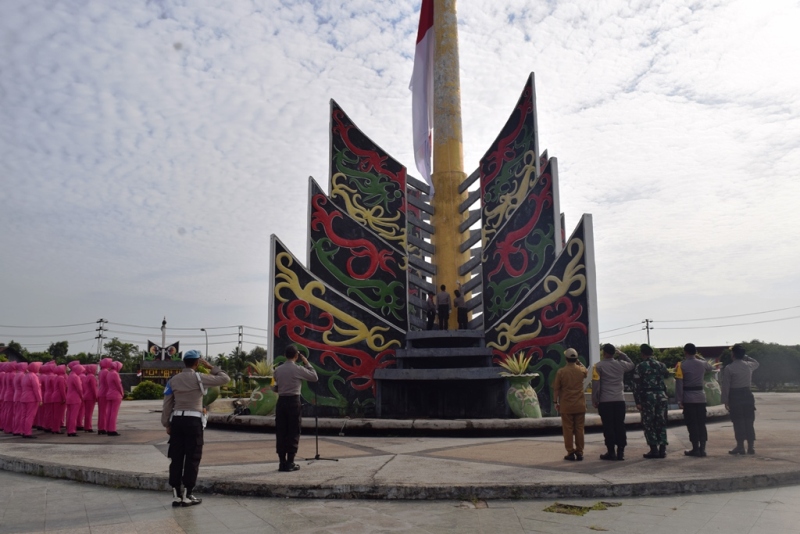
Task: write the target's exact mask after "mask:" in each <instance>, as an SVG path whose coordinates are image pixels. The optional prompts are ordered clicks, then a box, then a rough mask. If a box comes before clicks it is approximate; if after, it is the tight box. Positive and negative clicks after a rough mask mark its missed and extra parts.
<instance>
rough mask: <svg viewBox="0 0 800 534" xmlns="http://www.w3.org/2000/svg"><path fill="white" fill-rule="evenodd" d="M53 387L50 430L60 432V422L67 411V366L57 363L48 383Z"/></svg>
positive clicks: (54, 432) (55, 432)
mask: <svg viewBox="0 0 800 534" xmlns="http://www.w3.org/2000/svg"><path fill="white" fill-rule="evenodd" d="M50 385H51V386H52V389H53V395H52V397H51V398H52V399H53V417H52V419H51V421H50V425H51V426H50V430H51V431H52V432H53V434H61V424H62V423H63V421H64V414H65V413H66V411H67V367H66V366H65V365H58V366H56V368H55V376H54V377H53V379H52V382H51V383H50Z"/></svg>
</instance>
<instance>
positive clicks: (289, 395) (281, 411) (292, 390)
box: [273, 345, 318, 471]
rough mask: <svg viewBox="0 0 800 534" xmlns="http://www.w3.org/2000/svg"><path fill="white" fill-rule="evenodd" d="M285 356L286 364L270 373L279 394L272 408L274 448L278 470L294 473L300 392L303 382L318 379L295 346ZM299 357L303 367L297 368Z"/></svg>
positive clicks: (295, 469)
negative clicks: (273, 413) (273, 411)
mask: <svg viewBox="0 0 800 534" xmlns="http://www.w3.org/2000/svg"><path fill="white" fill-rule="evenodd" d="M284 356H286V361H285V362H284V363H283V364H281V365H280V366H279V367H278V368H277V369H275V372H274V374H273V376H274V377H275V388H276V390H277V392H278V406H277V407H276V408H275V449H276V452H277V453H278V459H279V460H280V464H279V466H278V471H297V470H298V469H300V466H299V465H297V464H296V463H294V456H295V454H297V447H298V446H299V445H300V425H301V422H302V413H301V412H302V411H301V406H300V389H301V388H302V386H303V380H306V381H308V382H316V381H317V380H318V377H317V372H316V371H315V370H314V368H313V367H311V364H310V363H308V360H307V359H306V357H305V355H303V354H300V352H299V351H298V350H297V347H295V346H294V345H289V346H288V347H286V350H285V351H284ZM298 358H299V359H300V360H301V361H302V366H301V365H298V363H297V360H298Z"/></svg>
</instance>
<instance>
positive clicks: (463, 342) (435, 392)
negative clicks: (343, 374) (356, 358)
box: [374, 330, 508, 419]
mask: <svg viewBox="0 0 800 534" xmlns="http://www.w3.org/2000/svg"><path fill="white" fill-rule="evenodd" d="M395 358H396V367H395V368H394V369H378V370H376V371H375V376H374V378H375V381H376V383H377V391H376V411H377V416H378V417H384V418H403V419H405V418H415V419H418V418H430V419H454V418H470V419H474V418H495V417H508V407H507V406H506V401H505V392H506V390H507V389H508V384H507V380H506V379H504V378H503V377H501V376H500V374H499V371H501V370H502V368H500V367H497V366H496V365H493V364H492V350H491V349H490V348H487V347H486V346H485V341H484V335H483V332H482V331H480V330H446V331H444V330H427V331H411V332H408V334H407V337H406V348H404V349H398V350H397V353H396V355H395Z"/></svg>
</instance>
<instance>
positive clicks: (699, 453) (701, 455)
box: [696, 441, 708, 458]
mask: <svg viewBox="0 0 800 534" xmlns="http://www.w3.org/2000/svg"><path fill="white" fill-rule="evenodd" d="M696 456H697V457H698V458H705V457H706V456H708V455H707V454H706V442H705V441H701V442H700V448H698V449H697V455H696Z"/></svg>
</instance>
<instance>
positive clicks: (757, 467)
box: [0, 393, 800, 500]
mask: <svg viewBox="0 0 800 534" xmlns="http://www.w3.org/2000/svg"><path fill="white" fill-rule="evenodd" d="M798 401H800V394H762V393H759V394H757V395H756V402H757V403H758V412H757V419H756V432H757V434H758V441H757V442H756V450H757V454H756V455H755V456H736V457H732V456H730V455H729V454H727V451H728V449H730V448H731V447H732V446H733V444H734V442H733V430H732V426H731V423H730V421H728V420H726V419H723V420H717V421H715V422H713V423H710V424H709V443H708V453H709V457H708V458H703V459H700V458H687V457H684V456H683V454H682V451H683V449H684V448H688V447H689V443H688V436H687V431H686V428H685V427H684V426H683V425H682V424H680V423H679V422H678V423H674V424H672V425H671V426H670V428H669V432H668V437H669V443H670V445H669V447H668V451H667V452H668V457H667V458H666V459H663V460H645V459H644V458H642V453H644V452H646V451H647V450H648V448H647V446H646V445H645V443H644V439H643V436H642V431H641V430H640V429H630V430H629V432H628V436H629V445H628V449H627V459H626V460H625V461H624V462H606V461H600V460H599V459H598V456H599V454H600V453H601V452H603V451H604V447H603V445H602V439H603V438H602V434H601V433H599V432H593V433H590V434H588V435H587V440H586V441H587V445H586V455H585V458H586V459H585V461H583V462H566V461H564V460H563V456H564V454H565V452H566V451H565V450H564V446H563V442H562V439H561V436H560V435H559V434H556V433H552V432H551V433H549V434H544V435H530V436H511V437H474V438H453V437H393V436H391V435H388V436H387V435H384V436H368V437H364V436H349V435H347V432H345V435H343V436H340V435H338V434H334V435H324V436H321V437H320V439H319V451H320V454H321V456H322V457H324V458H336V459H338V461H310V462H309V461H300V462H299V463H300V466H301V470H300V471H297V472H294V473H279V472H278V470H277V468H278V464H277V456H276V455H275V453H274V450H275V449H274V438H275V436H274V434H270V433H264V432H241V431H231V430H225V429H219V428H209V429H208V430H207V432H206V436H205V438H206V440H205V441H206V444H205V448H204V454H203V462H202V465H201V468H200V478H199V481H198V487H197V492H198V493H201V494H206V495H208V494H212V493H217V494H225V495H251V496H262V497H291V498H294V497H314V498H327V499H331V498H336V499H344V498H380V499H419V500H423V499H455V500H470V499H486V500H494V499H508V498H527V499H532V498H544V499H554V498H566V497H570V498H611V497H628V496H642V495H667V494H678V493H697V492H718V491H734V490H749V489H759V488H765V487H777V486H787V485H792V484H800V448H799V447H798V446H797V443H796V436H798V435H800V407H799V406H800V403H798ZM122 406H123V407H122V411H121V414H120V424H119V431H120V432H121V433H122V435H121V436H119V437H108V436H98V435H97V434H83V433H81V434H80V435H79V436H78V437H76V438H70V437H67V436H65V435H49V434H42V433H37V435H38V439H36V440H23V439H21V438H18V437H13V436H8V435H5V434H4V435H2V437H0V468H2V469H4V470H7V471H12V472H17V473H25V474H37V475H43V476H48V477H52V478H62V479H69V480H76V481H87V482H93V483H96V484H101V485H106V486H111V487H119V488H130V489H146V490H161V491H163V490H165V489H166V488H167V487H168V485H167V469H168V464H169V460H168V458H167V457H166V452H167V435H166V433H165V432H164V429H163V428H162V427H161V426H160V422H159V418H160V414H159V413H158V412H157V410H159V409H160V402H158V401H132V402H125V403H123V405H122ZM315 453H316V450H315V440H314V436H313V435H311V434H309V433H305V434H304V435H303V437H302V439H301V446H300V452H299V454H298V457H299V458H313V457H314V456H315Z"/></svg>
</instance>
